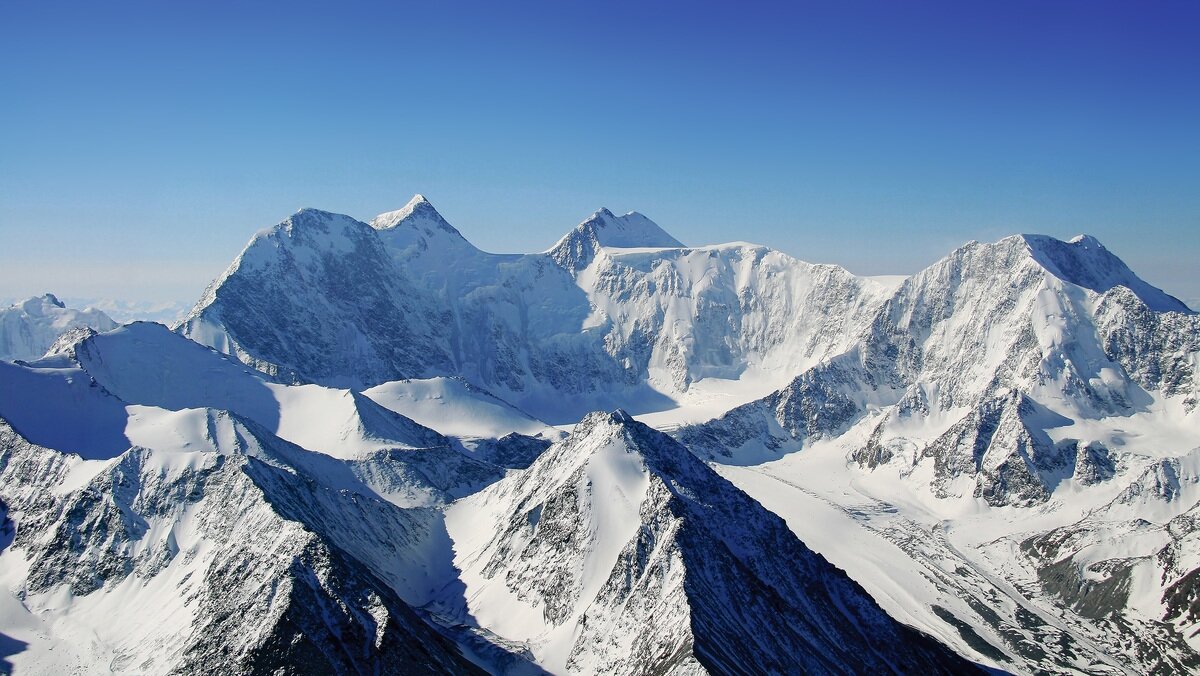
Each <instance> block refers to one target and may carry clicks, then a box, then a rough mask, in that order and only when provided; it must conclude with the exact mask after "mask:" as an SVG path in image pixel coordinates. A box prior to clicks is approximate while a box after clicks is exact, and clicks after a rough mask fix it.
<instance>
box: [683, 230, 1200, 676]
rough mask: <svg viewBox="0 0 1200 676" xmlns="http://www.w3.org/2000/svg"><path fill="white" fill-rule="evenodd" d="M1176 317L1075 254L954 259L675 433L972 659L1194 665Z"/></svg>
mask: <svg viewBox="0 0 1200 676" xmlns="http://www.w3.org/2000/svg"><path fill="white" fill-rule="evenodd" d="M1181 307H1182V306H1181V305H1179V304H1178V303H1177V302H1176V301H1174V299H1172V298H1170V297H1169V296H1167V295H1166V294H1164V293H1162V292H1161V291H1158V290H1157V289H1153V288H1152V287H1150V286H1149V285H1147V284H1145V283H1144V282H1142V281H1141V280H1139V279H1137V278H1136V277H1135V276H1134V275H1133V273H1132V272H1130V271H1129V270H1128V268H1127V267H1125V266H1124V264H1122V263H1120V261H1119V260H1117V259H1116V258H1115V257H1114V256H1112V254H1110V253H1109V252H1107V251H1106V250H1104V249H1103V247H1101V246H1100V245H1099V243H1097V242H1095V240H1094V239H1091V238H1087V237H1080V238H1076V239H1075V240H1073V241H1072V242H1058V241H1056V240H1052V239H1049V238H1045V237H1035V236H1017V237H1011V238H1007V239H1005V240H1001V241H1000V242H996V243H994V244H978V243H971V244H968V245H967V246H965V247H963V248H961V249H959V250H958V251H956V252H954V253H952V254H951V255H950V256H948V257H947V258H946V259H944V260H943V261H940V262H939V263H937V264H935V265H934V266H932V267H930V268H929V269H927V270H925V271H922V272H921V273H918V274H917V275H914V276H913V277H911V278H909V279H908V280H907V281H905V282H904V283H903V284H902V285H901V286H900V287H899V289H898V290H897V291H896V293H895V295H894V296H893V297H892V298H891V299H889V300H888V301H887V302H886V303H885V304H884V305H883V306H882V308H881V309H880V310H879V312H878V314H877V315H876V317H875V318H874V320H873V321H872V323H871V325H870V328H869V330H867V331H865V332H864V333H863V334H862V335H861V336H860V337H859V339H858V340H857V341H856V343H855V344H854V345H853V347H851V349H849V350H847V351H846V352H845V353H843V354H841V355H838V356H836V357H834V358H832V359H829V360H826V361H824V362H822V363H820V364H818V365H817V366H815V367H813V368H811V369H809V370H808V371H806V372H804V373H802V374H801V375H800V376H799V377H797V378H796V379H795V380H794V381H793V382H792V383H790V384H789V385H788V386H787V387H786V388H783V389H781V390H780V391H778V392H776V393H773V394H771V395H769V396H767V397H765V398H763V399H762V400H759V401H756V402H753V403H750V404H747V405H745V406H742V407H739V408H736V409H734V410H732V411H730V412H729V413H727V414H725V415H723V416H721V417H719V418H717V419H715V420H713V421H711V422H709V423H706V424H702V425H694V426H688V427H684V428H682V429H680V430H679V431H678V432H677V434H678V437H679V438H680V439H681V440H683V441H685V442H687V443H689V444H691V445H692V448H693V450H696V451H698V452H700V453H702V454H703V455H705V456H706V457H709V458H713V459H715V460H717V461H719V462H723V463H729V464H731V465H744V466H748V467H746V468H745V469H738V468H735V467H727V468H725V469H723V470H722V472H723V473H725V474H726V476H728V477H729V478H731V479H732V480H734V481H735V482H736V483H738V485H739V486H740V487H742V488H744V489H745V490H747V491H748V492H750V493H751V494H752V495H754V496H755V497H756V498H758V499H760V500H762V501H763V503H764V504H766V505H767V506H768V507H769V508H771V509H774V510H777V511H778V512H779V513H780V514H782V515H784V516H785V517H786V518H787V519H788V521H789V524H790V525H791V527H792V528H793V529H795V530H796V532H797V533H798V534H799V535H800V536H801V538H802V539H804V540H805V541H810V542H813V543H816V545H815V546H817V547H818V549H819V550H821V551H822V552H823V553H825V554H827V555H828V556H829V557H830V558H831V560H833V561H834V562H835V563H839V564H841V565H844V566H845V567H846V568H847V569H848V570H850V571H851V573H852V574H853V575H854V576H855V577H856V579H859V580H861V581H863V583H864V584H865V585H867V587H868V588H869V589H870V590H871V592H872V594H873V595H874V596H875V597H876V598H877V599H879V600H880V601H881V603H883V604H884V606H885V607H887V608H888V610H889V611H891V612H893V613H894V614H897V615H898V616H907V617H911V618H912V619H913V621H914V622H915V623H917V624H918V626H921V627H922V628H924V629H925V630H927V631H929V632H930V633H933V634H935V635H938V636H939V637H941V638H942V639H943V640H946V641H949V642H951V643H952V644H954V645H956V646H957V647H958V648H959V649H960V650H963V651H964V652H967V653H968V654H974V655H975V656H976V657H977V658H978V659H984V660H988V661H991V662H992V663H994V664H997V665H1000V666H1003V667H1005V668H1012V669H1016V670H1017V671H1044V670H1050V671H1061V670H1067V671H1076V670H1079V671H1085V672H1091V673H1094V672H1111V673H1144V672H1146V671H1151V672H1156V673H1177V672H1179V671H1181V670H1182V671H1186V670H1192V669H1195V668H1197V666H1198V665H1200V654H1198V653H1197V652H1196V650H1195V646H1194V645H1191V643H1194V642H1195V640H1196V637H1195V635H1193V633H1194V632H1195V622H1196V620H1195V617H1196V614H1195V613H1194V612H1193V611H1192V610H1191V608H1192V605H1191V604H1192V603H1193V599H1194V597H1195V589H1196V586H1195V579H1197V576H1196V574H1195V570H1196V566H1197V565H1198V564H1200V562H1198V561H1196V560H1195V557H1193V556H1191V554H1190V552H1191V548H1193V547H1194V542H1192V539H1191V538H1190V536H1188V535H1187V533H1189V530H1188V528H1189V527H1190V524H1191V523H1192V519H1193V518H1194V515H1193V514H1192V513H1191V512H1189V510H1191V509H1192V508H1193V506H1194V505H1195V500H1196V498H1195V497H1193V494H1192V493H1189V492H1188V490H1186V489H1184V488H1182V487H1184V486H1186V485H1188V482H1189V481H1191V479H1190V478H1188V477H1191V476H1193V475H1192V474H1190V473H1188V471H1185V470H1186V468H1188V467H1191V463H1192V460H1191V459H1190V458H1191V457H1192V456H1191V455H1190V453H1191V451H1192V449H1194V448H1195V447H1196V446H1197V445H1200V415H1198V414H1197V412H1196V408H1197V407H1196V401H1197V389H1196V379H1195V373H1196V367H1197V364H1198V363H1200V361H1198V358H1200V354H1198V345H1197V342H1196V337H1195V336H1196V333H1197V331H1196V330H1197V328H1198V326H1200V325H1198V324H1197V317H1196V315H1194V314H1193V313H1191V312H1190V311H1187V310H1186V309H1181ZM1155 308H1157V309H1155ZM798 450H799V451H801V452H799V453H795V451H798ZM762 463H766V464H762ZM1147 494H1154V495H1162V496H1164V497H1163V498H1162V500H1160V501H1158V502H1155V501H1153V500H1151V501H1146V500H1144V499H1143V498H1142V497H1141V496H1145V495H1147ZM1122 495H1124V496H1126V497H1124V498H1122V497H1121V496H1122ZM1130 496H1139V497H1137V499H1133V500H1132V502H1130V500H1131V498H1130ZM1114 501H1115V502H1114ZM1114 505H1121V507H1120V509H1116V508H1115V507H1114ZM814 512H817V513H823V514H825V515H826V516H825V517H823V519H820V520H814V519H813V518H812V514H813V513H814ZM822 521H824V522H825V523H822ZM830 524H834V525H830ZM827 529H828V530H827ZM848 531H849V532H854V533H855V535H853V536H848V535H847V532H848ZM864 551H870V552H872V554H871V555H870V556H865V557H864V555H863V552H864ZM945 571H954V573H953V574H952V575H947V574H946V572H945ZM951 590H952V593H948V591H951ZM964 600H965V603H964ZM955 634H957V637H956V636H955ZM1033 646H1037V647H1036V648H1034V647H1033Z"/></svg>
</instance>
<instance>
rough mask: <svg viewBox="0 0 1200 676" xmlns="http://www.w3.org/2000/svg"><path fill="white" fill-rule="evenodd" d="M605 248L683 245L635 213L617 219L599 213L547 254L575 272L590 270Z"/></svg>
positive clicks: (675, 246)
mask: <svg viewBox="0 0 1200 676" xmlns="http://www.w3.org/2000/svg"><path fill="white" fill-rule="evenodd" d="M603 247H615V248H621V249H630V248H654V249H663V248H667V249H676V248H681V247H683V243H682V242H680V241H679V240H677V239H675V238H674V237H672V236H671V235H669V234H667V232H666V231H665V230H663V229H662V228H660V227H658V224H657V223H655V222H654V221H652V220H650V219H649V218H646V217H645V216H643V215H641V214H639V213H637V212H636V211H631V212H629V213H627V214H625V215H624V216H616V215H614V214H613V212H611V211H609V210H608V209H600V210H599V211H597V212H596V213H594V214H592V215H591V216H590V217H589V218H588V219H587V220H585V221H584V222H582V223H580V224H579V225H578V226H576V227H575V229H574V230H572V231H571V232H568V233H567V234H566V235H563V237H562V239H560V240H558V242H557V243H556V244H555V245H554V246H552V247H550V250H549V251H547V253H548V254H549V255H550V257H551V258H553V259H554V260H555V262H557V263H558V264H559V265H561V266H562V267H563V268H565V269H567V270H570V271H576V270H581V269H583V268H585V267H587V265H588V264H589V263H591V262H592V259H593V258H595V257H596V252H597V251H599V250H600V249H601V248H603Z"/></svg>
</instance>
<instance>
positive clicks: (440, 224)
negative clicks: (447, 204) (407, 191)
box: [371, 193, 462, 237]
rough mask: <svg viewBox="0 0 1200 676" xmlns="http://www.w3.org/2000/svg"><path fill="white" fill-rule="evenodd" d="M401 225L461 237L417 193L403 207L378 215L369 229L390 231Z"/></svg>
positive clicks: (423, 197)
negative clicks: (433, 229)
mask: <svg viewBox="0 0 1200 676" xmlns="http://www.w3.org/2000/svg"><path fill="white" fill-rule="evenodd" d="M401 224H404V225H408V226H410V227H413V228H419V227H421V226H433V227H435V228H437V229H439V230H444V231H446V232H449V233H452V234H454V235H458V236H459V237H462V235H461V234H460V233H459V232H458V230H455V229H454V226H452V225H450V223H448V222H447V221H446V219H445V218H443V217H442V215H441V214H440V213H438V210H437V209H435V208H434V206H433V203H431V202H430V201H429V200H428V199H426V198H425V196H424V195H422V194H420V193H418V194H416V195H413V198H412V199H411V200H409V201H408V204H405V205H404V206H403V207H401V208H399V209H397V210H395V211H388V212H385V213H382V214H379V215H378V216H376V217H375V218H372V219H371V227H372V228H375V229H376V230H391V229H393V228H396V227H398V226H400V225H401Z"/></svg>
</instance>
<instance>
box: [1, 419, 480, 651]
mask: <svg viewBox="0 0 1200 676" xmlns="http://www.w3.org/2000/svg"><path fill="white" fill-rule="evenodd" d="M215 423H216V426H217V428H218V430H219V436H220V437H222V438H223V439H224V440H223V441H222V440H218V439H214V443H215V444H216V446H217V448H216V449H214V450H212V451H198V452H195V453H189V454H170V453H162V452H156V451H151V450H148V449H142V448H132V449H130V450H129V451H127V452H126V453H124V454H122V455H121V456H119V457H117V458H115V459H114V460H112V461H109V462H106V463H102V464H103V466H102V467H88V466H87V465H85V464H84V462H83V461H81V460H80V459H79V458H78V456H69V455H65V454H62V453H60V452H58V451H54V450H50V449H46V448H41V447H38V446H35V445H33V444H30V443H29V442H28V441H26V440H25V439H23V438H22V437H21V436H20V435H19V434H17V433H16V432H15V431H14V430H13V429H12V427H11V426H9V425H8V424H7V423H5V422H2V421H0V497H2V498H3V500H4V502H5V503H6V504H7V505H9V515H10V517H11V518H12V519H13V521H15V524H16V534H15V539H14V540H13V544H12V548H13V549H14V550H16V551H14V552H6V555H9V556H12V555H14V554H17V553H19V554H20V555H22V556H24V557H25V558H26V559H27V560H28V561H29V572H28V575H27V578H26V580H25V583H24V587H23V595H24V599H25V603H26V604H27V605H28V606H29V607H30V608H31V609H35V610H41V611H42V612H47V613H51V614H52V613H54V612H55V611H54V610H53V602H52V601H50V600H49V599H51V598H52V597H53V595H54V594H55V593H56V590H60V589H66V590H69V591H70V593H71V594H72V595H73V596H74V597H75V599H77V600H76V601H75V602H74V604H75V606H76V607H83V608H87V607H97V608H103V607H106V605H110V604H116V605H117V607H121V606H125V607H142V606H147V607H151V608H154V607H157V610H156V611H155V612H156V613H157V615H156V616H157V617H159V618H160V621H159V622H158V623H150V624H146V623H139V622H138V621H137V618H136V617H135V616H134V614H129V613H124V614H117V615H114V616H113V617H111V618H110V620H109V622H108V625H107V626H106V627H105V629H104V632H105V635H104V636H103V641H104V644H105V645H106V647H107V649H109V650H111V653H112V654H111V657H112V659H113V660H114V661H113V664H115V665H119V667H120V668H121V669H131V670H135V671H151V672H159V673H166V672H172V673H202V672H208V671H210V670H211V668H212V666H213V665H214V664H221V665H222V669H224V670H227V671H231V672H233V673H246V674H254V673H279V672H280V670H282V671H283V672H285V673H299V672H309V671H313V670H316V671H320V672H324V673H363V672H373V673H380V672H389V671H390V672H395V671H404V672H405V673H446V672H461V673H469V672H473V671H475V667H473V665H471V664H470V663H469V662H467V661H466V660H465V659H464V658H463V657H462V656H461V655H460V654H459V652H458V651H457V649H455V647H454V646H453V645H452V644H451V643H450V642H448V641H447V640H446V639H444V638H442V637H441V636H440V635H439V634H438V633H437V632H436V631H434V630H433V629H432V628H431V627H430V626H429V625H428V624H427V623H426V622H425V621H424V620H422V619H421V618H419V617H418V616H417V615H416V614H415V613H414V611H413V610H412V609H411V608H410V607H409V605H408V604H407V603H406V602H405V601H404V600H402V597H401V591H402V592H404V593H405V594H407V595H409V596H410V601H411V600H420V597H421V594H422V593H424V594H427V593H428V591H422V583H421V582H420V581H418V580H415V579H410V580H406V579H405V578H409V577H411V576H412V572H413V571H414V570H419V566H420V565H421V554H420V549H421V548H422V547H424V546H426V545H423V544H422V543H423V542H425V541H428V540H429V539H430V538H436V533H437V525H438V520H437V518H436V515H435V513H432V512H428V511H406V510H401V509H398V508H396V507H393V506H391V505H390V504H388V503H385V502H383V501H381V500H379V499H378V498H373V497H371V496H370V495H369V494H367V492H366V491H365V490H364V492H361V493H347V492H346V491H340V492H339V491H337V490H334V489H333V488H331V487H330V486H329V485H328V484H326V483H325V481H326V480H323V479H321V478H318V477H315V476H313V475H311V474H309V473H308V470H307V468H306V467H305V466H304V465H303V464H292V462H289V460H292V461H293V462H294V460H295V457H292V456H297V454H299V455H300V456H302V455H303V454H305V453H307V452H305V451H302V450H301V449H296V448H293V447H289V446H288V445H287V444H286V443H285V442H281V441H279V440H277V439H271V438H270V437H269V436H268V435H266V433H265V432H264V431H263V430H261V429H256V428H255V426H254V425H253V424H249V423H246V422H245V421H239V420H237V419H236V418H233V417H231V416H228V415H224V414H223V415H218V416H217V417H216V418H215ZM97 462H99V461H92V463H97ZM80 473H83V474H85V475H86V474H91V475H92V476H91V478H90V479H88V480H87V481H85V482H83V483H82V485H81V486H80V487H78V488H72V487H70V485H69V484H67V483H64V482H65V480H66V479H67V477H68V476H78V475H79V474H80ZM389 559H390V560H389ZM398 590H399V591H398Z"/></svg>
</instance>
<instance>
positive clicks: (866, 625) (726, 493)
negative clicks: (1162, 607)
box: [447, 411, 971, 673]
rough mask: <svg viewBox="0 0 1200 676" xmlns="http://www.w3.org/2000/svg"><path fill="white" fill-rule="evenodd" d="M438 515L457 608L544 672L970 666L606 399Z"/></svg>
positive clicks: (952, 669)
mask: <svg viewBox="0 0 1200 676" xmlns="http://www.w3.org/2000/svg"><path fill="white" fill-rule="evenodd" d="M447 526H448V528H449V531H450V536H451V537H452V538H453V539H454V543H455V544H454V548H455V565H456V566H457V567H459V568H460V569H461V570H462V571H463V572H462V580H463V582H464V583H465V585H466V599H467V608H466V611H469V613H470V615H469V617H470V618H473V620H474V621H477V622H478V623H479V624H480V625H481V626H483V627H484V628H486V629H487V630H490V631H493V632H495V633H497V634H499V635H500V636H501V637H504V638H506V639H509V640H512V641H518V642H521V643H522V644H523V645H526V646H528V648H529V649H530V650H531V651H532V652H533V654H534V655H535V656H536V657H537V658H538V660H539V663H541V664H544V665H545V666H546V667H547V668H549V669H550V670H551V671H554V672H556V673H563V672H570V673H701V672H712V673H735V672H736V673H786V672H799V671H808V672H813V671H820V672H825V673H863V672H864V671H871V672H884V673H886V672H897V673H906V672H914V671H918V670H919V671H922V672H927V673H964V672H968V671H970V670H971V667H970V665H969V664H968V663H967V662H964V661H961V660H960V658H958V657H957V656H954V655H953V654H952V653H949V652H948V651H946V650H945V649H944V648H941V647H940V646H938V645H937V644H936V643H935V642H933V641H932V640H930V639H929V638H927V637H925V636H922V635H920V634H918V633H916V632H914V631H912V630H910V629H908V628H906V627H904V626H902V625H899V624H897V623H896V622H895V621H894V620H892V619H891V618H889V617H888V616H887V615H885V614H884V613H883V612H882V611H880V610H879V608H878V607H877V606H875V604H874V603H873V602H872V601H871V600H870V598H869V597H868V596H867V595H866V594H865V593H864V592H863V591H862V589H861V588H859V587H858V586H857V585H856V584H855V583H853V582H851V581H850V580H849V578H847V577H846V576H845V575H844V574H843V573H842V572H841V571H840V570H838V569H836V568H834V567H833V566H830V565H829V564H828V563H827V562H826V561H825V560H824V559H822V558H821V557H820V556H818V555H816V554H814V553H813V552H811V551H809V550H808V549H807V548H806V547H805V546H804V545H803V544H801V543H800V542H799V541H798V540H796V539H795V537H794V536H793V535H792V534H791V533H790V532H789V531H788V530H787V528H786V527H785V526H784V524H783V522H782V521H781V520H780V519H779V518H778V517H776V516H775V515H773V514H771V513H770V512H768V511H766V510H765V509H763V508H762V507H761V506H760V505H758V504H757V503H755V502H754V501H752V500H750V499H748V498H747V497H746V496H745V495H744V494H742V493H741V492H739V491H738V490H736V489H735V488H734V487H733V486H732V485H730V484H729V483H727V482H726V481H724V480H723V479H721V478H720V477H719V476H717V475H716V474H715V473H714V472H713V471H712V470H711V469H709V468H708V467H707V466H706V465H704V464H703V463H702V462H700V461H699V460H698V459H697V458H695V457H694V456H693V455H692V454H690V453H689V452H688V451H687V449H685V448H684V447H682V446H680V445H679V444H678V443H676V442H674V441H673V440H671V438H670V437H667V436H665V435H663V434H662V433H659V432H655V431H654V430H652V429H650V428H648V427H646V426H645V425H642V424H641V423H638V422H636V421H634V420H633V419H632V418H630V417H629V416H628V415H627V414H625V413H623V412H620V411H618V412H617V413H613V414H602V413H596V414H592V415H589V416H587V417H586V418H584V420H583V421H582V422H580V423H579V425H577V426H576V429H575V431H574V432H573V433H572V435H571V437H570V438H568V439H567V440H565V441H564V442H561V443H559V444H557V445H555V446H554V447H552V448H551V449H550V450H549V451H547V452H546V453H544V454H543V455H542V456H541V457H540V458H539V459H538V460H537V461H535V462H534V464H533V465H532V466H530V468H529V469H528V470H525V471H524V472H522V473H520V474H517V475H514V476H511V477H509V478H507V479H505V480H504V481H502V482H500V483H498V484H496V485H494V486H492V487H489V488H488V489H486V490H484V491H483V492H481V493H479V494H477V495H475V496H472V497H470V498H466V499H465V500H462V501H460V502H458V503H455V504H454V505H453V506H451V508H450V509H449V511H448V515H447ZM463 618H464V620H466V619H467V616H466V615H465V613H464V614H463Z"/></svg>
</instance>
